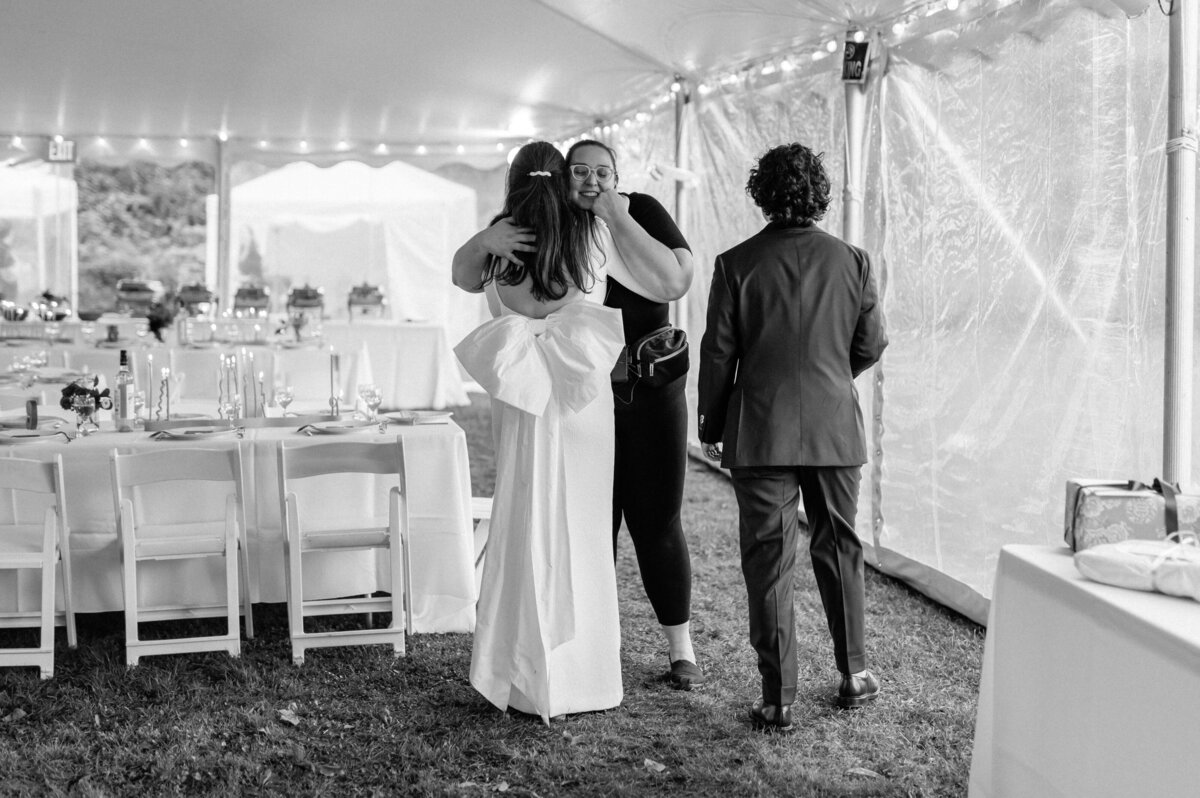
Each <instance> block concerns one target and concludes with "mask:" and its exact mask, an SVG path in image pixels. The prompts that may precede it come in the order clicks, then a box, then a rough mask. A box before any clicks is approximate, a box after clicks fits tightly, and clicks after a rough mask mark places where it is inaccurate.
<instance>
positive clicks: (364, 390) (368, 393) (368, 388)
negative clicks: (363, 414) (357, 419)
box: [358, 383, 383, 421]
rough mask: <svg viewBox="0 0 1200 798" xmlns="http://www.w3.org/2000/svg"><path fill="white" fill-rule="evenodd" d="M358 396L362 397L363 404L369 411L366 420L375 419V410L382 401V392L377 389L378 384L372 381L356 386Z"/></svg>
mask: <svg viewBox="0 0 1200 798" xmlns="http://www.w3.org/2000/svg"><path fill="white" fill-rule="evenodd" d="M358 398H359V399H362V402H363V404H364V405H366V406H367V410H369V411H370V412H369V413H368V415H367V418H368V420H370V421H375V419H376V412H375V411H377V410H378V409H379V405H380V403H382V402H383V393H382V392H381V391H380V390H379V388H378V386H376V385H374V384H372V383H366V384H364V385H360V386H358Z"/></svg>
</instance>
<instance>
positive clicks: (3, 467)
mask: <svg viewBox="0 0 1200 798" xmlns="http://www.w3.org/2000/svg"><path fill="white" fill-rule="evenodd" d="M60 462H61V459H59V458H56V459H55V460H51V461H48V462H43V461H41V460H26V459H24V458H18V457H2V458H0V490H24V491H29V492H31V493H54V490H55V485H56V483H57V481H58V475H57V469H58V467H59V463H60Z"/></svg>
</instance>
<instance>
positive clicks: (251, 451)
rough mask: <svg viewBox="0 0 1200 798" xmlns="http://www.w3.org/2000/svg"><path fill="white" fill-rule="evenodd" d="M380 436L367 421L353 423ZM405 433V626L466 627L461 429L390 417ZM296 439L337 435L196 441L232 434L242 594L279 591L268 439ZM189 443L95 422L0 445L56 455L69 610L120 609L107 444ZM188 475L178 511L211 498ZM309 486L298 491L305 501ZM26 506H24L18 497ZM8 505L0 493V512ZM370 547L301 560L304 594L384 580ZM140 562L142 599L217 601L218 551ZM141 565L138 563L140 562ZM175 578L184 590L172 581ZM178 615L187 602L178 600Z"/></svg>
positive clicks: (23, 600) (17, 587) (25, 584)
mask: <svg viewBox="0 0 1200 798" xmlns="http://www.w3.org/2000/svg"><path fill="white" fill-rule="evenodd" d="M354 434H355V435H358V436H363V437H369V438H371V439H378V440H383V439H384V437H383V436H380V435H379V434H378V433H375V432H363V433H354ZM395 435H400V436H401V437H403V439H404V442H405V453H406V456H407V468H408V484H409V493H410V501H409V512H410V522H411V524H412V546H413V551H412V564H413V590H414V607H413V610H414V612H413V619H414V628H415V630H416V631H417V632H469V631H472V630H473V629H474V625H475V567H474V544H473V539H472V532H471V510H470V493H471V486H470V472H469V469H468V460H467V446H466V436H465V435H464V434H463V431H462V429H461V428H460V427H458V426H457V425H455V424H453V423H451V424H438V425H421V426H412V427H400V426H393V427H389V428H388V436H395ZM281 439H287V440H294V441H303V444H302V445H311V446H319V445H322V444H323V443H324V442H327V441H335V440H340V438H339V437H336V436H329V437H315V438H304V437H303V436H299V435H297V434H296V433H295V430H293V429H290V428H272V429H251V430H247V432H246V437H245V438H244V439H242V440H240V441H239V440H238V439H237V438H232V437H221V438H216V439H213V440H209V441H205V442H203V443H201V444H198V445H201V446H204V447H206V448H225V447H229V446H241V447H242V457H243V467H244V468H245V469H246V470H247V473H248V475H249V476H248V478H247V482H248V483H249V486H248V490H249V493H248V495H247V496H246V518H247V526H248V535H247V537H248V540H249V548H250V567H251V577H250V582H251V585H250V588H251V597H252V598H253V600H254V601H256V602H281V601H285V600H286V594H285V591H284V565H283V544H282V540H283V538H282V532H281V525H280V523H279V495H278V493H279V488H278V481H277V479H276V476H275V469H276V454H275V447H276V445H277V443H278V441H279V440H281ZM188 445H190V444H188V443H174V442H156V441H152V440H150V439H149V436H148V435H147V434H146V433H101V434H96V435H93V436H90V437H87V438H79V439H76V440H75V441H74V442H72V443H70V444H58V443H38V444H33V445H26V446H7V447H3V448H0V456H12V457H26V458H32V459H43V458H45V457H48V456H50V455H51V454H53V453H55V452H58V453H61V454H62V455H63V462H64V471H65V481H66V488H67V517H68V518H67V520H68V523H69V524H70V529H71V554H72V558H73V565H74V566H75V567H74V574H73V576H74V577H75V593H76V595H75V600H76V610H77V611H78V612H106V611H112V610H120V609H122V607H123V602H122V598H121V566H120V546H119V543H118V541H117V534H116V522H115V512H114V508H113V498H112V483H111V477H110V474H109V466H108V455H109V451H110V450H111V449H113V448H117V449H120V450H121V451H138V450H145V449H149V448H153V449H154V450H159V449H161V448H162V447H164V446H188ZM369 494H370V491H369V490H367V491H364V490H362V489H359V490H358V491H357V492H353V493H351V492H350V491H345V492H343V491H339V490H338V489H337V488H336V486H334V487H333V488H329V489H327V492H326V493H323V494H322V495H321V496H320V497H319V498H320V499H321V500H322V501H324V502H326V504H325V505H323V506H327V507H330V508H336V506H337V505H338V504H340V503H342V502H346V501H367V499H368V496H369ZM220 498H221V497H218V496H215V495H207V494H205V493H203V492H202V491H199V490H198V489H197V488H196V487H195V486H188V487H181V488H180V491H179V495H178V502H177V506H178V507H179V511H180V513H181V514H183V517H186V513H187V508H188V506H189V505H190V503H192V502H200V501H217V500H219V499H220ZM309 498H311V497H310V496H308V495H304V496H302V499H303V500H305V501H307V500H308V499H309ZM24 509H25V510H29V509H30V508H24ZM11 512H12V508H11V507H7V506H4V504H3V503H2V502H0V514H4V513H11ZM377 556H378V555H376V554H374V553H370V552H359V553H350V554H342V553H339V554H336V555H331V556H330V557H328V558H327V559H326V560H325V561H324V562H321V563H320V565H318V566H315V567H309V568H307V569H306V571H305V590H306V593H309V594H311V595H312V596H314V597H333V596H343V595H358V594H365V593H369V592H373V591H375V590H386V589H388V588H389V587H390V585H389V584H388V583H387V582H386V580H384V579H383V578H382V576H381V569H380V567H379V564H378V561H377ZM151 565H153V566H155V567H154V568H151V569H147V570H146V571H145V575H144V576H142V574H141V573H139V577H140V580H139V581H140V584H139V591H140V594H141V596H142V598H143V600H144V601H145V602H147V603H160V602H163V601H170V602H172V603H178V604H183V605H186V606H203V605H206V604H212V603H216V602H217V601H218V600H219V599H220V597H221V591H222V589H223V585H224V576H223V574H222V572H221V570H220V565H219V563H215V561H214V562H213V563H206V562H204V561H184V562H183V563H174V562H166V563H152V564H151ZM141 571H142V567H141V566H139V572H141ZM180 586H182V587H183V591H182V592H181V591H180V590H179V588H180ZM37 602H38V593H37V585H36V584H34V583H33V581H31V580H30V579H27V578H25V577H22V578H21V580H20V581H19V582H18V580H17V579H16V578H15V577H13V576H12V575H11V573H10V574H0V606H3V607H6V608H10V607H17V606H20V607H22V608H29V607H36V606H37ZM178 614H179V615H180V616H185V615H187V614H188V611H187V610H186V608H182V609H181V610H180V611H179V613H178Z"/></svg>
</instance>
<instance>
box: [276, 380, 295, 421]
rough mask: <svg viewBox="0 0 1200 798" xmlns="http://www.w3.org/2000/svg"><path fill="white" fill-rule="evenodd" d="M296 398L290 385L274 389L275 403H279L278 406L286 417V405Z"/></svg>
mask: <svg viewBox="0 0 1200 798" xmlns="http://www.w3.org/2000/svg"><path fill="white" fill-rule="evenodd" d="M295 398H296V392H295V390H293V388H292V386H290V385H283V386H280V387H278V388H276V389H275V401H276V402H279V406H280V407H282V408H283V414H284V415H285V416H286V415H287V408H288V405H290V404H291V403H292V400H293V399H295Z"/></svg>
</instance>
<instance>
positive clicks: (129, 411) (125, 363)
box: [113, 349, 134, 432]
mask: <svg viewBox="0 0 1200 798" xmlns="http://www.w3.org/2000/svg"><path fill="white" fill-rule="evenodd" d="M133 390H134V389H133V371H132V370H131V369H130V368H129V352H128V351H127V350H125V349H122V350H121V365H120V366H119V367H118V368H117V379H116V391H115V394H116V395H115V396H114V397H113V421H114V422H115V424H116V427H117V432H133Z"/></svg>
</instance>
